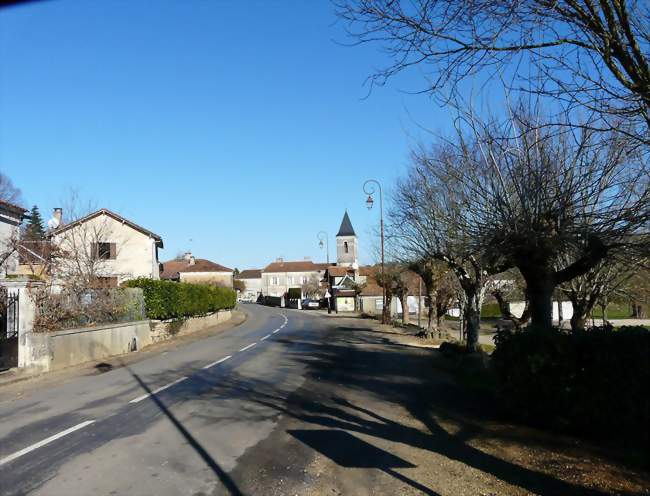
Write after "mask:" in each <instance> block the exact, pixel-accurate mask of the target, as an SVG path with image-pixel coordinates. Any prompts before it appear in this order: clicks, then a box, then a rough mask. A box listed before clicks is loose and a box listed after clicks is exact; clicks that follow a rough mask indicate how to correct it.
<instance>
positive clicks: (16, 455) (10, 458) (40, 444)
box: [0, 420, 95, 467]
mask: <svg viewBox="0 0 650 496" xmlns="http://www.w3.org/2000/svg"><path fill="white" fill-rule="evenodd" d="M94 422H95V421H94V420H86V421H85V422H81V423H80V424H77V425H75V426H73V427H70V428H69V429H66V430H64V431H61V432H59V433H58V434H54V435H53V436H50V437H48V438H47V439H43V440H42V441H39V442H38V443H35V444H32V445H31V446H27V448H24V449H21V450H20V451H16V452H15V453H14V454H13V455H9V456H7V457H6V458H3V459H2V460H0V467H1V466H2V465H5V464H6V463H9V462H12V461H14V460H15V459H16V458H20V457H21V456H23V455H26V454H27V453H30V452H32V451H34V450H36V449H38V448H42V447H43V446H45V445H46V444H50V443H51V442H52V441H56V440H57V439H59V438H62V437H63V436H67V435H68V434H71V433H73V432H74V431H78V430H79V429H83V428H84V427H86V426H87V425H90V424H92V423H94Z"/></svg>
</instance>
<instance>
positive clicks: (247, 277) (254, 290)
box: [235, 269, 262, 301]
mask: <svg viewBox="0 0 650 496" xmlns="http://www.w3.org/2000/svg"><path fill="white" fill-rule="evenodd" d="M235 279H237V280H239V281H241V282H242V283H243V285H244V289H243V290H242V292H241V294H240V295H239V296H240V298H242V299H244V300H253V301H256V300H257V299H258V298H259V296H260V295H261V294H262V270H261V269H247V270H242V271H241V272H240V273H239V274H237V275H236V276H235Z"/></svg>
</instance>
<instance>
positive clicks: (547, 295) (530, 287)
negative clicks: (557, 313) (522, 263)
mask: <svg viewBox="0 0 650 496" xmlns="http://www.w3.org/2000/svg"><path fill="white" fill-rule="evenodd" d="M522 275H523V276H524V279H525V280H526V288H527V292H528V306H529V308H530V323H531V326H532V327H533V328H535V329H543V330H551V329H552V328H553V291H554V290H555V283H554V281H553V275H554V273H553V271H552V270H543V268H540V269H539V270H532V271H530V272H529V271H526V272H524V271H522Z"/></svg>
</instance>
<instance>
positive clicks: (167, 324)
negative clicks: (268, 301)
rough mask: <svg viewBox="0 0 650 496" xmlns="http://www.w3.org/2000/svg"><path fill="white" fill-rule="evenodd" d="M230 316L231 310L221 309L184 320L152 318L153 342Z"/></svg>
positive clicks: (212, 323) (194, 329)
mask: <svg viewBox="0 0 650 496" xmlns="http://www.w3.org/2000/svg"><path fill="white" fill-rule="evenodd" d="M230 317H232V312H231V311H230V310H221V311H219V312H215V313H212V314H210V315H206V316H204V317H190V318H188V319H184V320H152V321H150V322H151V342H152V343H159V342H161V341H166V340H168V339H172V338H173V337H174V336H178V335H182V334H189V333H192V332H197V331H202V330H203V329H207V328H209V327H213V326H216V325H217V324H220V323H222V322H225V321H226V320H229V319H230Z"/></svg>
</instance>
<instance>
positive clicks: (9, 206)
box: [0, 200, 27, 217]
mask: <svg viewBox="0 0 650 496" xmlns="http://www.w3.org/2000/svg"><path fill="white" fill-rule="evenodd" d="M0 208H2V209H4V210H6V211H8V212H11V213H14V214H18V215H20V216H21V217H22V215H23V214H24V213H25V212H27V210H26V209H24V208H23V207H19V206H18V205H14V204H13V203H9V202H6V201H4V200H0Z"/></svg>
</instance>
